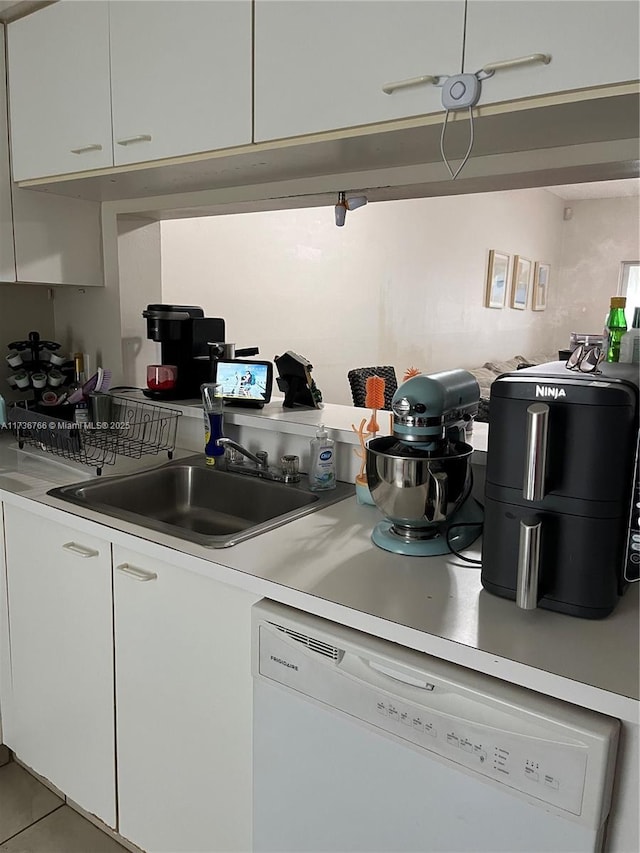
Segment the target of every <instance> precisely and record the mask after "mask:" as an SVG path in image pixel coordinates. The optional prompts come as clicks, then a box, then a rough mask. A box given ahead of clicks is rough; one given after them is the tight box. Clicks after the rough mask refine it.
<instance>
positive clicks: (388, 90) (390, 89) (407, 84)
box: [382, 74, 439, 95]
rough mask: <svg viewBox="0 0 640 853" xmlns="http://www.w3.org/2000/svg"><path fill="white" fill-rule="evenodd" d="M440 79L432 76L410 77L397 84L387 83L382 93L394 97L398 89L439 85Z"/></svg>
mask: <svg viewBox="0 0 640 853" xmlns="http://www.w3.org/2000/svg"><path fill="white" fill-rule="evenodd" d="M438 79H439V78H438V77H434V76H433V75H431V74H423V75H422V77H409V78H408V79H407V80H398V81H397V82H396V83H385V84H384V86H383V87H382V91H383V92H384V93H385V95H392V94H393V93H394V92H395V91H396V89H409V88H411V86H424V85H425V84H427V83H437V81H438Z"/></svg>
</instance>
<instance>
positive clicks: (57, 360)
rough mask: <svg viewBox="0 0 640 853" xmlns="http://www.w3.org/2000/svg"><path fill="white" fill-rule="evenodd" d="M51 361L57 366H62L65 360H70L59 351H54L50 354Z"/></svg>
mask: <svg viewBox="0 0 640 853" xmlns="http://www.w3.org/2000/svg"><path fill="white" fill-rule="evenodd" d="M49 361H50V362H51V364H54V365H55V366H56V367H60V366H61V365H63V364H64V363H65V361H68V359H66V358H65V357H64V356H63V355H59V354H58V353H57V352H52V353H51V355H50V356H49Z"/></svg>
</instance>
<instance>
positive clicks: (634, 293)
mask: <svg viewBox="0 0 640 853" xmlns="http://www.w3.org/2000/svg"><path fill="white" fill-rule="evenodd" d="M619 290H620V296H626V297H627V308H626V311H625V314H626V315H627V328H629V329H630V328H631V324H632V322H633V311H634V308H636V306H640V261H624V262H623V264H622V274H621V276H620V288H619Z"/></svg>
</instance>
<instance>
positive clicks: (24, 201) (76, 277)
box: [13, 186, 104, 287]
mask: <svg viewBox="0 0 640 853" xmlns="http://www.w3.org/2000/svg"><path fill="white" fill-rule="evenodd" d="M13 229H14V233H15V253H16V272H17V279H18V281H23V282H30V283H35V284H74V285H78V286H79V287H98V286H101V285H103V284H104V274H103V266H102V219H101V209H100V202H97V201H86V200H84V199H79V198H67V197H65V196H61V195H54V194H53V193H46V192H39V191H37V190H26V189H20V187H17V186H14V187H13Z"/></svg>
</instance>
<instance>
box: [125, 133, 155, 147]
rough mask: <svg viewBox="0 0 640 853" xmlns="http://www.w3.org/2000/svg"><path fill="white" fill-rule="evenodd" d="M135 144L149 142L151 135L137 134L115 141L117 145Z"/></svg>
mask: <svg viewBox="0 0 640 853" xmlns="http://www.w3.org/2000/svg"><path fill="white" fill-rule="evenodd" d="M136 142H151V134H150V133H139V134H138V135H137V136H125V137H124V138H123V139H116V144H117V145H135V143H136Z"/></svg>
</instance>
